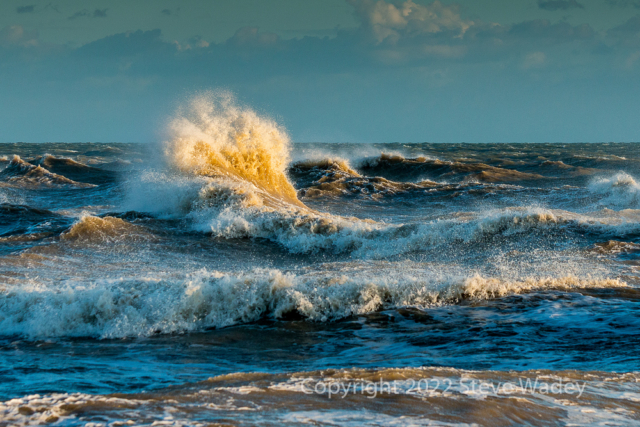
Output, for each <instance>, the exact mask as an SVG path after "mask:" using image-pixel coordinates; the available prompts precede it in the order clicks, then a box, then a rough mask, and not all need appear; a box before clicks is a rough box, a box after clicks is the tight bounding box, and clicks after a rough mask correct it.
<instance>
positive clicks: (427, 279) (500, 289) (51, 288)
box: [0, 266, 626, 338]
mask: <svg viewBox="0 0 640 427" xmlns="http://www.w3.org/2000/svg"><path fill="white" fill-rule="evenodd" d="M399 268H400V269H401V268H402V267H401V266H394V268H393V269H392V271H386V272H385V271H370V272H368V273H367V272H360V273H359V274H357V275H355V276H356V277H353V275H351V274H340V273H337V274H335V275H331V274H329V273H316V274H306V275H305V274H302V275H296V274H293V273H285V272H282V271H279V270H252V271H249V272H244V273H243V272H240V273H223V272H219V271H206V270H199V271H196V272H193V273H191V274H187V275H182V276H180V275H177V274H171V275H169V274H167V275H158V274H155V275H149V276H141V277H134V278H128V279H127V278H122V279H112V280H99V279H96V280H94V281H91V282H76V281H73V280H67V281H65V282H63V283H55V284H42V283H34V284H32V285H30V284H29V283H23V284H21V286H19V287H12V288H8V289H6V290H5V291H3V292H2V293H0V335H20V336H26V337H30V338H44V337H56V336H94V337H102V338H116V337H127V336H148V335H152V334H154V333H157V332H162V333H174V332H185V331H193V330H200V329H203V328H208V327H225V326H230V325H233V324H237V323H244V322H251V321H255V320H258V319H260V318H263V317H273V318H280V317H282V316H284V315H286V314H289V313H292V312H294V313H297V314H298V315H300V316H302V317H303V318H305V319H308V320H312V321H321V322H325V321H331V320H335V319H340V318H343V317H347V316H351V315H358V314H366V313H371V312H374V311H377V310H380V309H382V308H390V307H401V306H420V307H428V306H431V305H438V304H447V303H455V302H457V301H460V300H463V299H489V298H496V297H502V296H505V295H510V294H517V293H522V292H530V291H536V290H547V289H561V290H571V289H576V288H593V287H597V288H605V287H624V286H626V285H625V284H624V282H621V281H619V280H609V279H599V278H588V277H587V278H577V277H574V276H566V277H538V278H535V277H524V278H521V279H504V278H491V277H482V276H479V275H477V274H476V275H473V274H472V275H467V276H456V275H453V276H451V275H446V274H443V273H439V272H437V271H427V270H423V271H414V272H411V273H398V269H399ZM327 274H329V275H327Z"/></svg>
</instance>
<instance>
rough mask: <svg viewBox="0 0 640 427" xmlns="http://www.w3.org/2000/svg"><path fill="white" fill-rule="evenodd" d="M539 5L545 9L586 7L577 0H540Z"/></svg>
mask: <svg viewBox="0 0 640 427" xmlns="http://www.w3.org/2000/svg"><path fill="white" fill-rule="evenodd" d="M538 7H539V8H540V9H544V10H551V11H554V10H569V9H584V6H583V5H582V4H580V3H578V2H577V1H576V0H538Z"/></svg>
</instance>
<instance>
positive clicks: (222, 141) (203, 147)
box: [126, 95, 640, 258]
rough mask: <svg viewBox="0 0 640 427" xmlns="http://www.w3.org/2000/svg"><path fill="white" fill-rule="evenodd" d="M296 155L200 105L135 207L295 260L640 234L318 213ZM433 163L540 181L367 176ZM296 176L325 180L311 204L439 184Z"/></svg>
mask: <svg viewBox="0 0 640 427" xmlns="http://www.w3.org/2000/svg"><path fill="white" fill-rule="evenodd" d="M288 147H289V139H288V137H287V136H286V133H285V132H284V130H283V129H282V128H280V127H279V126H277V125H276V124H275V123H274V122H272V121H271V120H269V119H265V118H262V117H259V116H258V115H257V114H256V113H254V112H253V111H251V110H248V109H246V108H241V107H238V106H237V105H236V104H234V103H233V99H232V98H231V97H230V96H228V95H224V96H222V97H220V96H219V97H215V96H212V95H207V96H202V97H199V98H197V99H196V100H194V101H193V102H191V103H190V104H189V105H188V106H187V107H186V108H184V109H182V110H180V112H179V114H178V117H177V118H176V119H175V120H173V121H172V122H171V125H170V139H169V140H168V142H167V143H166V146H165V151H164V152H165V155H166V160H167V164H168V165H169V169H168V170H165V171H147V172H145V173H143V174H141V175H140V176H139V177H138V178H137V179H136V180H134V181H132V182H131V183H130V189H129V201H128V204H127V206H126V208H127V210H133V211H138V212H149V213H153V214H156V215H167V216H170V217H179V218H184V219H186V220H188V221H189V224H190V226H191V227H192V228H193V229H194V230H197V231H201V232H205V233H211V234H212V235H214V236H216V237H221V238H227V239H237V238H263V239H267V240H270V241H272V242H275V243H277V244H279V245H281V246H282V247H284V248H285V249H286V250H287V251H289V252H291V253H315V252H319V251H329V252H332V253H336V254H338V253H349V254H350V255H351V256H353V257H361V258H383V257H387V256H393V255H400V254H405V253H410V252H416V251H418V252H419V251H423V250H425V249H429V248H433V247H437V246H438V245H449V244H452V243H463V244H467V243H478V242H484V241H486V240H487V239H491V238H494V237H496V236H503V237H505V236H506V237H508V236H513V235H521V234H526V233H531V232H536V231H544V230H549V229H553V228H556V229H557V228H559V227H564V228H566V229H579V230H583V231H585V230H586V231H587V232H589V231H593V232H599V233H604V234H610V235H611V237H620V236H623V235H626V234H629V233H637V232H639V231H640V224H639V223H638V221H627V220H625V219H624V218H623V219H615V220H611V219H608V218H598V217H592V216H588V215H580V214H574V213H572V212H568V211H559V210H553V211H552V210H548V209H541V208H506V209H496V210H491V211H485V212H480V213H476V214H468V215H462V216H460V215H459V216H452V217H450V218H445V219H438V220H432V221H426V222H421V223H409V224H400V225H394V224H385V223H379V222H374V221H371V220H361V219H356V218H348V217H342V216H338V215H332V214H328V213H321V212H316V211H313V210H311V209H309V208H307V207H306V206H305V205H304V204H303V203H302V202H301V201H300V200H299V199H298V198H297V195H296V191H295V189H294V187H293V185H291V183H290V182H289V180H288V177H287V167H288V162H289V151H288ZM427 164H428V165H431V166H429V167H430V168H432V167H433V166H434V165H437V167H438V168H444V170H452V169H451V168H452V167H455V168H457V170H466V171H473V172H474V173H476V172H477V171H478V170H480V169H482V172H478V173H485V172H486V171H487V170H488V171H492V172H491V173H500V174H503V175H505V176H506V175H509V176H520V177H523V178H524V177H527V178H529V177H531V176H530V174H524V175H522V173H520V172H517V171H511V170H506V169H504V170H502V169H501V170H500V171H497V170H495V169H496V168H492V167H489V166H487V165H482V164H461V163H460V164H458V163H456V164H453V163H446V162H440V161H436V160H431V159H427V158H416V159H405V158H403V157H401V156H385V155H383V156H381V157H380V158H377V159H375V161H372V162H370V163H368V164H361V165H360V166H359V168H360V169H362V168H364V169H367V168H368V169H370V170H374V171H375V170H378V169H377V168H380V167H382V168H383V169H385V170H387V171H388V170H391V169H389V167H390V165H391V166H393V167H394V168H396V167H397V170H411V165H418V166H419V167H422V165H427ZM394 165H395V166H394ZM478 165H481V166H478ZM485 166H486V167H485ZM392 169H393V168H392ZM290 173H292V174H296V173H297V174H299V175H300V174H302V175H304V176H306V177H307V178H306V179H315V181H314V182H316V184H315V185H314V186H312V187H310V188H309V189H306V190H304V191H302V192H301V193H302V194H303V195H305V196H307V197H312V196H313V192H316V193H317V192H323V191H324V192H334V193H335V192H345V191H347V192H353V191H362V190H363V189H367V188H368V187H370V188H371V191H372V192H383V191H387V192H389V191H406V190H407V189H411V188H427V187H430V186H433V185H435V184H434V183H432V182H430V181H422V182H418V183H399V182H392V181H389V180H387V179H385V178H364V177H362V176H361V175H360V174H359V173H358V172H357V171H356V170H355V169H354V168H352V167H351V166H350V165H349V164H348V163H347V162H346V161H344V160H341V159H320V160H315V161H306V162H298V163H295V164H294V165H293V166H292V168H291V170H290ZM514 174H515V175H514ZM518 174H520V175H518ZM476 175H477V174H476ZM309 177H311V178H309ZM354 188H355V189H356V190H354Z"/></svg>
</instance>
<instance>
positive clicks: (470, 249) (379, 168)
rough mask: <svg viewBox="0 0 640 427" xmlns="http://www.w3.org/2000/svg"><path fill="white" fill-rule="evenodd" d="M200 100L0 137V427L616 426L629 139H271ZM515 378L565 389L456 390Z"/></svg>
mask: <svg viewBox="0 0 640 427" xmlns="http://www.w3.org/2000/svg"><path fill="white" fill-rule="evenodd" d="M209 107H210V108H209V109H205V110H206V111H204V112H203V109H202V105H195V104H194V106H193V110H191V111H186V112H183V114H182V115H180V116H179V117H178V118H177V119H176V120H175V121H174V122H173V123H172V125H171V129H170V132H169V136H168V138H167V141H168V142H167V143H164V144H157V145H137V144H115V143H114V144H93V143H87V144H64V143H55V144H53V143H51V144H0V159H1V160H0V162H1V163H0V168H1V169H0V203H1V204H0V360H2V364H1V365H0V379H1V381H0V399H1V400H3V401H4V402H3V403H0V424H1V425H38V424H42V423H44V422H48V423H53V424H60V425H84V424H87V423H97V424H98V425H100V424H102V425H124V424H119V423H127V422H129V424H136V425H145V424H149V425H150V424H153V423H154V422H166V423H169V424H174V425H195V424H198V423H201V424H203V425H206V424H207V423H222V424H232V425H245V424H246V425H249V424H256V423H257V424H260V425H276V424H278V425H282V424H284V425H289V424H290V425H299V424H305V423H308V424H311V425H365V424H371V425H408V424H412V425H429V423H430V422H431V423H432V424H436V425H465V424H472V423H478V424H481V425H523V424H530V425H564V424H566V423H573V424H576V425H591V424H598V423H601V424H606V423H612V424H615V425H635V424H637V423H640V413H639V412H638V411H640V388H639V387H638V384H637V381H638V379H639V378H640V376H639V375H638V372H637V371H638V366H639V362H640V356H639V354H640V352H639V350H640V341H639V340H638V337H639V331H640V329H639V328H640V306H639V301H640V292H639V290H638V271H637V270H638V265H639V261H638V260H639V259H640V186H639V185H638V184H637V182H636V179H637V178H640V168H639V167H638V164H639V163H638V160H639V159H640V144H613V143H610V144H478V145H476V144H473V145H471V144H427V143H424V144H290V143H289V141H288V139H287V137H286V134H285V133H284V132H283V131H282V130H281V129H280V128H278V127H277V126H276V125H275V124H273V123H272V122H270V121H268V120H265V119H263V118H260V117H258V116H256V115H254V114H253V113H251V112H250V111H246V110H239V109H234V108H231V107H229V106H224V105H222V106H220V105H214V106H209ZM196 113H197V114H196ZM526 379H534V380H535V379H538V380H539V381H542V382H544V381H547V382H549V383H552V382H554V381H555V382H558V381H560V382H564V383H565V384H566V383H571V382H575V383H576V384H582V385H585V386H586V388H585V389H584V392H583V393H582V394H581V396H580V397H578V396H577V395H576V394H571V393H565V392H564V391H566V390H564V389H563V390H564V391H563V392H562V393H555V394H554V393H544V392H543V391H540V390H535V391H534V392H529V391H528V390H527V389H520V390H518V391H516V392H513V393H500V392H495V390H494V391H493V392H487V390H484V391H477V390H472V389H470V388H469V387H468V384H470V383H469V381H471V380H477V381H478V382H482V381H484V382H485V383H490V384H494V385H499V384H506V383H513V384H519V383H520V381H522V380H526ZM420 380H423V383H422V384H423V385H424V384H428V383H429V381H432V383H431V384H432V388H431V389H430V390H425V389H419V388H418V390H417V392H416V389H415V387H414V389H412V387H411V385H412V382H417V381H420ZM445 380H446V381H445ZM358 381H360V383H358ZM376 381H377V382H378V386H377V387H380V384H379V382H380V381H386V382H393V384H394V385H395V386H397V389H396V390H394V393H391V394H389V393H387V394H385V393H384V390H382V392H381V393H379V394H378V393H377V392H376V396H374V397H372V396H371V395H370V394H371V393H369V394H367V393H364V392H363V390H365V387H369V386H370V387H373V385H372V384H373V383H374V382H376ZM434 381H439V385H438V386H437V387H436V386H435V382H434ZM356 383H358V384H360V385H359V386H358V387H360V388H357V387H356V388H354V389H353V391H354V392H350V393H346V395H345V396H344V397H336V396H330V395H328V394H327V393H316V392H315V391H318V387H317V386H318V385H319V384H322V385H326V384H341V385H342V386H344V385H345V384H356ZM447 385H448V387H447ZM314 387H315V388H314ZM354 387H355V386H354ZM356 389H357V390H359V391H360V392H359V393H358V392H355V390H356ZM310 390H315V391H314V392H313V393H310V392H309V391H310ZM368 390H369V391H371V390H373V389H372V388H371V389H368ZM320 391H322V387H320ZM607 425H609V424H607Z"/></svg>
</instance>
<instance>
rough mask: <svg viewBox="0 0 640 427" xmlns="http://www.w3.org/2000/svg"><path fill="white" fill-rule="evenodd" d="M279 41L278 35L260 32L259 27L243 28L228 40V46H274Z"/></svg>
mask: <svg viewBox="0 0 640 427" xmlns="http://www.w3.org/2000/svg"><path fill="white" fill-rule="evenodd" d="M279 40H280V37H278V35H277V34H274V33H267V32H260V31H258V27H243V28H240V29H239V30H238V31H236V33H235V34H234V35H233V36H232V37H231V38H230V39H229V40H227V44H229V45H232V46H237V47H259V46H273V45H275V44H276V43H278V41H279Z"/></svg>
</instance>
